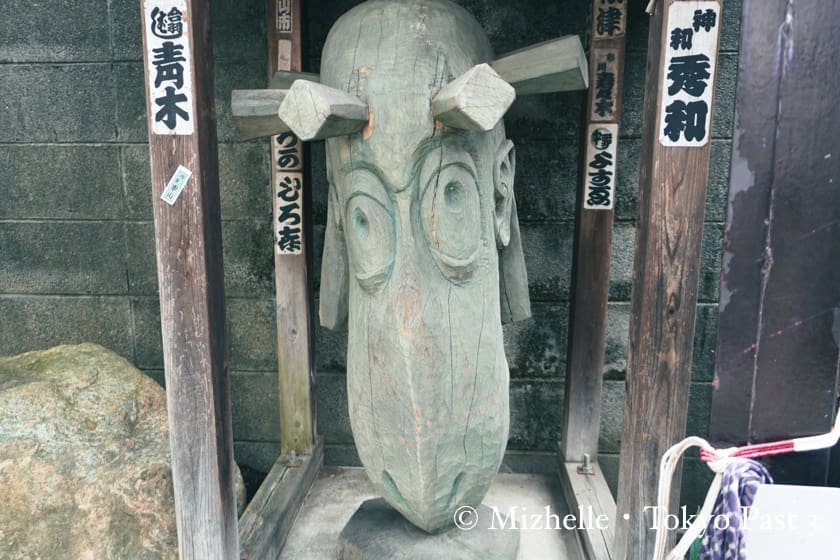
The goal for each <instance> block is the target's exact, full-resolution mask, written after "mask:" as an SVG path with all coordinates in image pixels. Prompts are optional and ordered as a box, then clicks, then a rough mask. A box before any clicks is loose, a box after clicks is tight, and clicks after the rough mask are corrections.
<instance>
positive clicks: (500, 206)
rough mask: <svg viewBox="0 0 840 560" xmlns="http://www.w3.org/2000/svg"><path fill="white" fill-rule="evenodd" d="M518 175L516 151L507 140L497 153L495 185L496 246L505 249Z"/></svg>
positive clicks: (508, 236)
mask: <svg viewBox="0 0 840 560" xmlns="http://www.w3.org/2000/svg"><path fill="white" fill-rule="evenodd" d="M515 173H516V151H515V149H514V147H513V142H511V141H510V140H508V139H507V138H506V139H504V140H503V141H502V143H501V144H500V145H499V149H498V150H497V151H496V162H495V167H494V168H493V183H494V186H495V200H496V212H495V221H496V246H497V247H498V248H499V249H504V248H505V247H507V246H508V244H509V243H510V228H511V214H512V211H513V178H514V175H515Z"/></svg>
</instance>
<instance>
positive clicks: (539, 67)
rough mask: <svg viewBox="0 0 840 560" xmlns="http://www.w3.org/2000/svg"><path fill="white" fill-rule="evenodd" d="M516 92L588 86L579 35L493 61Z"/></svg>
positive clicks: (535, 46)
mask: <svg viewBox="0 0 840 560" xmlns="http://www.w3.org/2000/svg"><path fill="white" fill-rule="evenodd" d="M490 66H492V67H493V69H494V70H496V72H498V73H499V75H500V76H501V77H502V78H504V80H505V81H506V82H507V83H509V84H510V85H512V86H513V87H514V89H516V94H517V95H527V94H531V93H549V92H553V91H574V90H579V89H586V88H587V85H588V79H587V76H588V75H589V72H588V71H587V64H586V53H584V52H583V46H582V45H581V43H580V38H579V37H578V36H577V35H567V36H566V37H560V38H559V39H552V40H550V41H545V42H543V43H539V44H537V45H532V46H530V47H525V48H524V49H519V50H517V51H513V52H510V53H508V54H506V55H503V56H501V57H499V58H498V59H496V60H494V61H493V62H491V63H490Z"/></svg>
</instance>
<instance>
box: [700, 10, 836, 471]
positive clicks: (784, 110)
mask: <svg viewBox="0 0 840 560" xmlns="http://www.w3.org/2000/svg"><path fill="white" fill-rule="evenodd" d="M740 53H741V54H740V64H739V77H738V93H737V110H736V120H735V131H734V138H733V148H732V168H731V175H730V193H729V212H728V216H727V224H726V232H725V236H724V248H723V249H724V254H723V270H722V273H721V289H720V311H719V322H718V342H717V352H716V367H715V392H714V396H713V400H712V411H711V422H710V435H711V438H712V440H713V441H714V442H715V443H718V444H721V443H726V444H743V443H745V442H748V441H749V442H762V441H770V440H774V439H783V438H789V437H798V436H804V435H811V434H816V433H821V432H825V431H827V430H829V429H830V427H831V424H832V423H833V419H834V415H835V414H836V410H837V396H838V365H839V364H840V353H838V346H840V141H838V135H840V109H838V105H840V64H838V62H840V3H837V2H824V1H820V0H804V1H802V2H796V3H795V6H794V2H789V1H787V0H744V5H743V19H742V30H741V51H740ZM835 455H836V459H835V461H834V465H832V461H831V452H830V451H822V452H814V453H808V454H803V455H799V456H797V455H787V456H780V457H777V458H773V459H770V460H768V461H767V464H768V466H769V467H770V469H771V472H772V474H773V475H774V477H775V478H776V481H777V482H788V483H804V484H825V483H826V482H833V483H834V484H840V465H838V464H837V463H838V462H840V455H838V454H837V453H836V452H835ZM832 467H833V468H832ZM832 479H833V480H832Z"/></svg>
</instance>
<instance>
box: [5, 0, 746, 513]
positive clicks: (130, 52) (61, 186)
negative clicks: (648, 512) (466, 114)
mask: <svg viewBox="0 0 840 560" xmlns="http://www.w3.org/2000/svg"><path fill="white" fill-rule="evenodd" d="M307 3H308V5H309V10H308V13H309V16H308V18H307V26H306V31H307V34H308V37H309V40H308V42H307V45H306V47H307V51H308V53H309V54H310V57H309V59H308V61H309V69H313V70H316V71H317V68H318V64H319V55H320V49H321V45H322V44H323V40H324V38H325V37H326V33H327V31H328V30H329V27H330V26H331V24H332V22H333V21H334V20H335V19H336V18H337V17H338V16H339V15H340V14H341V13H343V12H344V11H346V10H347V9H349V8H350V7H352V6H353V5H354V4H355V3H356V2H355V1H352V0H309V2H307ZM461 3H462V4H463V5H464V6H465V7H466V8H467V9H468V10H469V11H471V12H472V13H473V14H475V15H476V17H477V18H478V19H479V21H481V23H482V24H483V26H484V28H485V29H486V30H487V31H488V33H489V35H490V38H491V41H492V43H493V45H494V47H495V48H496V50H497V52H499V53H503V52H506V51H509V50H513V49H516V48H520V47H523V46H526V45H529V44H532V43H534V42H538V41H542V40H546V39H549V38H553V37H556V36H559V35H564V34H569V33H577V34H580V33H582V32H583V30H584V28H585V27H586V18H587V10H588V4H589V3H588V2H587V1H585V0H566V1H559V0H556V1H552V2H546V1H544V0H522V1H520V2H508V1H505V0H462V2H461ZM630 4H632V7H631V14H630V21H629V34H628V45H627V46H628V56H627V64H626V70H625V102H624V107H623V111H624V118H623V122H622V142H621V144H620V147H619V154H620V155H619V177H618V185H619V192H618V200H617V206H616V223H615V232H614V242H613V244H614V250H613V258H612V261H613V269H612V272H611V287H610V305H609V317H610V332H609V337H608V343H607V366H606V367H605V371H604V376H605V380H606V383H605V392H604V402H603V417H602V430H601V443H600V447H601V453H602V458H601V462H602V464H603V466H604V469H605V472H606V474H607V477H608V479H609V481H610V484H611V485H612V486H613V488H614V487H615V478H616V475H617V465H618V450H619V436H620V425H621V413H622V406H623V396H624V391H623V380H624V374H625V368H626V360H625V352H626V338H627V328H628V311H629V304H628V300H629V296H630V277H631V268H632V262H633V236H634V220H635V215H636V211H635V202H636V191H637V182H638V174H639V151H640V140H639V137H640V133H641V126H642V123H641V116H642V115H641V110H642V96H643V85H644V71H645V48H646V36H647V22H646V19H647V16H646V15H644V13H643V8H644V4H646V3H645V2H630ZM139 13H140V3H139V1H138V0H66V1H64V2H53V3H50V4H49V6H45V5H44V4H39V3H32V2H26V1H24V0H6V1H5V2H4V17H3V18H2V19H0V355H8V354H14V353H18V352H22V351H26V350H32V349H36V348H44V347H47V346H50V345H53V344H58V343H74V342H82V341H93V342H98V343H100V344H103V345H105V346H107V347H109V348H111V349H113V350H115V351H116V352H118V353H120V354H121V355H123V356H125V357H127V358H128V359H130V360H132V361H133V362H134V363H136V364H137V365H138V366H139V367H140V368H142V369H143V370H144V371H146V372H148V373H149V374H150V375H152V376H153V377H155V378H156V379H158V380H160V381H161V382H162V380H163V371H162V369H163V363H162V353H161V335H160V327H159V324H158V321H159V312H158V301H157V281H156V277H155V259H154V238H153V225H152V222H151V197H150V194H149V186H148V182H149V167H148V146H147V144H146V121H145V114H144V104H145V103H144V89H143V69H142V53H141V49H140V18H139ZM739 15H740V2H739V1H738V0H732V1H728V0H727V1H725V2H724V21H723V28H722V43H721V49H722V54H721V56H720V59H719V73H718V88H717V98H716V110H715V115H714V135H713V140H712V163H711V174H710V177H711V178H710V182H709V190H708V196H707V205H706V226H705V232H704V245H703V266H702V278H701V282H700V292H699V293H700V303H699V304H698V314H697V332H696V337H695V352H694V367H693V372H692V380H693V382H692V388H691V405H690V411H689V431H690V432H691V433H697V434H700V435H702V434H704V433H705V432H706V429H707V425H708V413H709V412H708V411H709V400H710V396H711V385H710V381H711V378H712V370H713V358H714V356H713V351H714V340H715V318H716V315H717V309H716V302H717V298H718V283H717V278H718V270H719V267H720V240H721V232H722V223H723V220H724V217H725V212H726V188H727V183H728V167H729V153H730V144H731V131H732V117H733V110H734V90H735V78H736V68H737V48H738V33H739V26H738V19H739ZM213 16H214V18H213V19H214V34H215V55H216V108H217V112H218V132H219V142H220V149H219V157H220V162H219V163H220V165H219V167H220V173H221V189H222V218H223V236H224V256H225V288H226V293H227V301H228V319H229V333H230V364H231V372H232V393H233V394H232V398H233V408H234V438H235V440H236V454H237V460H238V461H239V462H241V463H243V464H246V465H248V466H251V467H252V468H256V469H262V470H266V469H267V468H268V467H269V466H270V465H271V463H272V462H273V459H274V457H275V456H276V454H277V451H278V445H277V439H278V433H279V429H278V417H277V413H276V410H277V397H276V395H277V381H276V378H275V373H274V370H275V349H274V340H275V326H274V302H273V293H274V287H273V275H272V268H273V257H272V252H271V232H270V221H271V207H270V194H269V184H268V183H269V178H268V165H269V162H268V145H267V142H265V141H255V142H248V143H238V142H237V141H236V134H235V131H234V129H233V127H232V123H231V118H230V110H229V107H230V91H231V90H232V89H234V88H259V87H263V82H264V72H265V47H264V43H265V23H264V20H265V14H264V1H263V0H214V1H213ZM582 103H583V97H582V94H580V93H566V94H553V95H544V96H531V97H528V98H523V99H521V100H518V101H517V102H516V103H515V104H514V106H513V108H512V109H511V111H510V112H509V114H508V116H507V118H506V122H507V130H508V134H509V136H510V137H511V138H512V139H513V141H514V142H515V143H516V146H517V159H518V166H517V172H518V175H517V179H516V191H517V197H518V205H519V212H520V221H521V224H522V233H523V238H524V244H525V251H526V261H527V264H528V269H529V275H530V283H531V286H530V289H531V297H532V299H533V308H534V315H535V317H534V319H533V320H529V321H527V322H524V323H521V324H518V325H515V326H512V327H509V328H507V330H506V333H505V334H506V339H507V343H506V344H507V352H508V359H509V362H510V364H511V376H512V382H511V398H512V402H511V406H512V418H511V420H512V424H511V436H510V442H509V450H510V451H509V454H508V459H507V461H506V463H507V465H506V467H505V468H510V469H513V470H545V469H550V468H552V462H553V461H554V457H555V450H556V449H557V441H558V438H559V435H560V430H561V423H562V418H563V378H564V375H565V362H566V337H567V331H568V324H567V323H568V310H569V303H568V301H569V285H570V278H571V254H572V242H573V240H572V237H573V221H574V203H575V192H576V189H577V183H578V167H579V165H578V144H579V127H580V121H581V107H582ZM312 163H313V181H312V183H313V189H314V190H313V212H312V217H311V219H312V221H313V224H314V231H315V236H314V245H315V254H316V266H317V265H318V264H319V259H320V247H321V238H322V236H323V224H324V222H325V218H326V177H325V172H324V154H323V146H322V145H317V144H316V145H314V146H313V148H312ZM314 277H315V278H316V280H317V278H318V277H319V271H318V270H316V271H315V275H314ZM316 287H317V286H316ZM316 334H317V354H316V366H317V370H318V378H317V379H318V422H319V431H320V433H321V434H322V435H323V437H324V439H325V442H326V444H327V447H326V451H327V461H328V462H330V463H334V464H354V463H355V462H357V461H358V458H357V457H356V454H355V451H354V448H353V445H352V435H351V433H350V427H349V422H348V419H347V407H346V401H345V391H344V381H345V380H344V348H345V345H344V341H343V335H342V334H336V333H331V332H329V331H325V330H323V329H320V328H319V329H317V331H316ZM703 480H705V471H704V467H702V466H701V465H699V463H698V462H696V461H691V460H690V461H689V464H688V467H687V470H686V477H685V487H686V491H687V492H686V493H685V497H686V499H687V500H688V501H689V502H691V503H694V502H696V501H697V500H698V494H699V493H700V492H704V489H703V488H702V481H703Z"/></svg>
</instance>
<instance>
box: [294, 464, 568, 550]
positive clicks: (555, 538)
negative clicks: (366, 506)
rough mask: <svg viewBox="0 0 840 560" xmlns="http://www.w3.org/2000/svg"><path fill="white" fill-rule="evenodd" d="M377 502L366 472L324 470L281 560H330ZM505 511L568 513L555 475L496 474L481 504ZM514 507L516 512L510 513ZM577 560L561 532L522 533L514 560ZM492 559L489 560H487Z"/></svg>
mask: <svg viewBox="0 0 840 560" xmlns="http://www.w3.org/2000/svg"><path fill="white" fill-rule="evenodd" d="M374 497H376V494H374V492H373V489H372V488H371V486H370V483H369V482H368V479H367V476H366V475H365V472H364V470H362V469H359V468H339V467H325V468H323V469H322V470H321V472H320V473H319V475H318V478H317V479H316V480H315V484H314V485H313V486H312V489H311V490H310V491H309V495H308V496H307V497H306V501H305V502H304V504H303V507H302V509H301V511H300V513H299V514H298V518H297V520H296V521H295V525H294V527H293V528H292V531H291V533H289V538H288V540H287V541H286V545H285V547H284V548H283V553H282V554H281V555H280V560H332V559H334V558H335V555H336V548H337V543H338V535H339V533H340V532H341V530H342V529H343V528H344V525H345V524H346V523H347V521H348V520H349V519H350V516H352V515H353V512H354V511H356V508H357V507H358V506H359V505H360V504H361V503H362V502H363V501H365V500H367V499H369V498H374ZM483 503H484V504H485V505H487V506H491V507H492V506H496V507H497V508H498V509H499V511H500V512H501V513H502V514H505V513H507V512H508V511H515V512H517V513H519V512H527V513H528V514H534V513H544V512H545V508H546V506H549V507H550V511H551V513H553V514H557V515H559V516H560V517H561V519H562V517H563V516H564V515H566V514H567V513H569V508H568V506H567V505H566V502H565V500H564V499H563V495H562V489H561V487H560V482H559V480H558V479H557V477H556V476H553V475H534V474H499V475H498V476H497V477H496V480H495V481H494V482H493V486H491V487H490V491H489V492H488V493H487V496H486V497H485V499H484V502H483ZM514 507H518V508H519V509H517V510H513V508H514ZM545 558H553V559H556V560H578V559H581V558H583V553H582V551H581V549H580V546H579V544H578V541H577V537H576V536H575V534H574V533H573V532H571V531H566V530H563V529H560V530H552V529H534V530H522V531H520V544H519V554H518V556H517V560H544V559H545ZM488 560H490V559H488Z"/></svg>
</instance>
